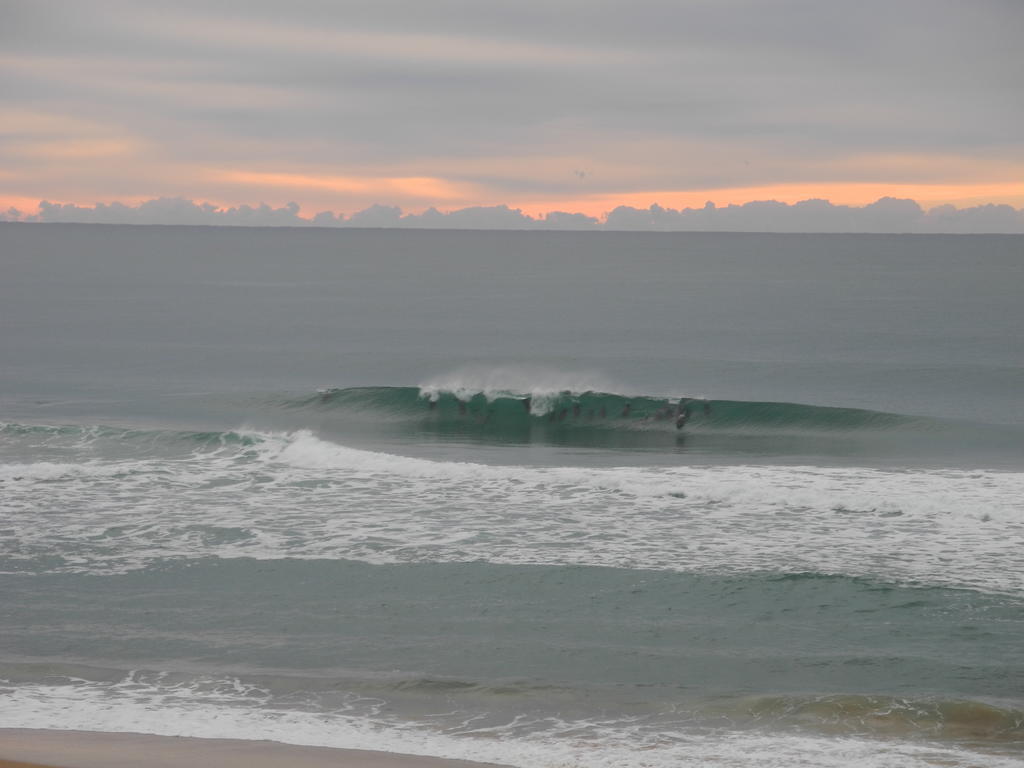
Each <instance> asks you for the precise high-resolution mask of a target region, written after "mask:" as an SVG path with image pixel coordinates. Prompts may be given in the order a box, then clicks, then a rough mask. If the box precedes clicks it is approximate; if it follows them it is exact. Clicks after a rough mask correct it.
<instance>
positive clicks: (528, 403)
mask: <svg viewBox="0 0 1024 768" xmlns="http://www.w3.org/2000/svg"><path fill="white" fill-rule="evenodd" d="M532 407H533V398H532V397H524V398H523V408H525V409H526V412H527V413H529V412H530V409H531V408H532Z"/></svg>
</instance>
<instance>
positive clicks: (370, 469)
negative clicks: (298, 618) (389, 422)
mask: <svg viewBox="0 0 1024 768" xmlns="http://www.w3.org/2000/svg"><path fill="white" fill-rule="evenodd" d="M243 436H244V437H245V439H244V440H240V441H236V442H234V443H231V444H227V445H222V446H219V447H217V448H216V449H215V450H211V449H209V448H205V447H204V448H202V449H196V450H194V451H193V452H190V453H182V454H178V455H176V456H174V457H143V458H137V459H127V458H125V459H118V460H114V461H109V460H108V461H99V460H95V459H90V460H89V461H87V462H82V463H80V464H70V463H63V464H56V463H46V462H41V463H39V464H35V465H32V464H18V465H6V466H0V479H3V481H4V482H3V486H2V487H3V491H4V497H3V502H4V506H5V509H6V510H7V514H6V517H7V521H6V526H5V528H6V529H7V530H6V531H5V532H4V533H3V534H2V535H0V554H3V553H7V554H8V562H7V565H6V566H5V567H6V568H8V569H14V570H18V569H19V568H21V565H19V563H22V564H23V563H26V562H28V563H31V562H32V561H33V558H37V557H38V558H43V560H45V562H47V563H49V565H47V566H46V567H47V568H56V569H58V570H60V569H64V570H85V571H100V572H117V571H123V570H127V569H135V568H142V567H146V565H147V564H148V563H149V562H152V560H153V559H154V558H166V557H186V558H195V557H210V556H215V557H252V558H260V559H276V558H282V557H294V558H306V559H321V558H326V559H337V558H344V559H352V560H363V561H367V562H375V563H395V562H468V561H476V560H479V561H486V562H492V563H498V564H514V565H525V564H553V565H568V564H572V565H597V566H610V567H625V568H642V569H654V570H674V571H688V572H724V573H737V572H751V571H762V572H777V571H780V570H781V571H785V572H793V571H813V572H818V573H833V574H843V575H850V576H867V577H873V578H883V579H886V580H893V581H897V582H904V581H910V582H915V583H923V584H934V585H941V586H956V587H969V588H972V589H979V590H983V591H989V592H998V593H1004V594H1005V593H1010V594H1021V593H1024V520H1022V519H1021V516H1020V510H1019V504H1020V499H1021V498H1022V497H1024V473H1000V472H985V471H954V470H926V471H925V470H922V471H885V470H879V469H868V468H853V467H846V468H827V467H791V466H784V467H772V466H713V467H703V466H679V467H618V468H585V467H522V466H495V465H485V464H479V463H471V462H442V461H431V460H427V459H419V458H410V457H404V456H398V455H394V454H388V453H379V452H374V451H366V450H361V449H356V448H351V447H347V446H344V445H339V444H336V443H332V442H329V441H326V440H323V439H321V438H319V437H317V436H316V435H314V434H312V433H311V432H309V431H299V432H291V433H267V432H248V433H245V434H244V435H243ZM54 556H55V557H57V558H63V559H62V560H59V559H58V560H54V559H53V557H54ZM54 563H56V564H54ZM26 567H29V566H26Z"/></svg>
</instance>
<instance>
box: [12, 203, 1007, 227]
mask: <svg viewBox="0 0 1024 768" xmlns="http://www.w3.org/2000/svg"><path fill="white" fill-rule="evenodd" d="M135 203H136V204H134V205H132V204H131V203H124V202H120V201H113V202H110V203H102V202H97V203H93V204H92V205H91V206H90V205H79V204H75V203H53V202H50V201H48V200H40V201H39V203H38V205H37V207H36V212H35V213H32V212H22V211H21V210H19V209H17V208H16V207H14V206H10V207H9V208H8V209H7V210H6V211H0V221H7V222H14V221H19V222H26V223H105V224H127V225H131V224H135V225H146V224H163V225H210V226H286V227H299V228H301V227H328V228H330V227H333V228H367V229H469V230H472V229H477V230H479V229H494V230H581V231H587V230H591V231H707V232H716V231H737V232H808V233H816V232H835V233H840V232H849V233H859V232H880V233H893V232H907V233H949V234H975V233H983V232H991V233H994V234H1000V233H1002V234H1019V233H1024V208H1021V209H1017V208H1014V207H1013V206H1012V205H1009V204H1005V203H983V204H980V205H974V206H969V207H962V208H958V207H956V206H955V205H952V204H949V203H947V204H943V205H937V206H933V207H931V208H928V209H925V208H924V207H923V206H922V205H921V204H920V203H919V202H917V201H916V200H913V199H911V198H897V197H891V196H883V197H880V198H879V199H877V200H875V201H874V202H872V203H866V204H864V205H849V204H835V203H832V202H831V201H829V200H827V199H825V198H813V197H812V198H807V199H804V200H798V201H796V202H793V203H787V202H782V201H778V200H750V201H748V202H745V203H729V204H727V205H724V206H720V205H716V204H715V203H714V202H713V201H710V200H709V201H707V202H706V203H705V204H704V206H703V207H684V208H669V207H664V206H662V205H660V204H658V203H651V204H650V205H649V206H648V207H646V208H638V207H634V206H632V205H618V206H616V207H615V208H613V209H612V210H610V211H607V212H606V213H605V214H604V215H603V216H600V217H598V216H591V215H587V214H585V213H579V212H569V211H564V210H550V211H547V212H544V213H539V214H537V215H536V216H534V215H530V214H527V213H524V212H523V210H522V208H512V207H510V206H509V205H507V204H498V205H471V206H468V207H464V208H455V209H450V210H447V211H441V210H439V209H438V208H435V207H433V206H431V207H429V208H427V209H425V210H423V211H422V212H420V213H415V212H408V213H407V212H405V211H403V210H402V209H401V208H400V207H398V206H395V205H382V204H379V203H376V204H373V205H371V206H369V207H367V208H364V209H362V210H359V211H356V212H354V213H350V214H346V213H343V212H339V213H335V212H332V211H320V212H318V213H316V214H313V215H308V214H307V215H306V216H303V215H302V213H303V211H302V208H301V207H300V205H299V204H298V203H296V202H289V203H287V204H285V205H283V206H280V207H277V208H275V207H273V206H271V205H269V204H267V203H265V202H261V203H259V204H257V205H255V206H254V205H250V204H240V205H236V206H224V205H217V204H215V203H211V202H207V201H201V202H196V201H194V200H192V199H188V198H184V197H158V198H150V199H145V200H137V201H135Z"/></svg>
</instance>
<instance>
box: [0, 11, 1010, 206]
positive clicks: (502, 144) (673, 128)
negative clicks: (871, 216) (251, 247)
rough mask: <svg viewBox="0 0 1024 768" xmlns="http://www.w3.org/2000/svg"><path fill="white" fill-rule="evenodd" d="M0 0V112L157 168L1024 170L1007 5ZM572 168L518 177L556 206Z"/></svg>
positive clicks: (657, 172)
mask: <svg viewBox="0 0 1024 768" xmlns="http://www.w3.org/2000/svg"><path fill="white" fill-rule="evenodd" d="M5 5H6V6H7V10H6V14H7V17H8V19H7V23H6V24H5V28H6V31H4V32H0V34H2V35H3V38H2V42H3V54H2V58H3V62H0V63H2V64H3V66H4V67H5V69H7V71H8V72H9V73H11V76H10V77H8V78H5V81H4V83H3V84H2V86H0V87H2V88H3V90H4V92H5V94H4V95H5V96H6V99H5V100H6V101H7V102H8V103H9V104H17V105H22V106H27V107H31V108H33V109H42V110H54V111H63V112H64V113H66V114H73V115H77V116H81V117H85V118H88V119H93V120H96V121H101V122H103V123H104V124H107V125H109V126H112V129H114V130H116V131H117V132H119V133H120V134H124V135H130V136H132V137H135V138H136V139H137V140H138V141H139V142H142V143H144V144H145V145H146V147H147V150H146V152H147V157H148V158H150V159H154V158H155V159H157V160H159V161H160V162H163V163H166V164H176V163H186V162H187V163H199V164H207V165H209V164H214V163H235V164H244V165H247V166H250V167H252V166H258V167H261V168H275V167H278V166H280V165H282V164H289V165H291V166H296V165H298V166H302V167H303V168H305V169H308V170H311V169H317V168H324V167H328V168H330V169H332V171H333V172H335V173H340V172H355V171H354V170H353V169H355V168H365V167H368V166H371V165H380V164H387V165H388V166H389V167H391V168H393V169H396V173H399V174H401V173H403V170H402V169H405V168H409V167H412V168H415V169H417V173H424V174H426V173H427V172H426V171H424V170H423V168H425V167H427V166H430V164H431V163H437V162H439V159H444V158H451V159H456V158H464V159H467V160H472V159H474V158H489V157H516V156H519V155H525V154H529V155H531V156H538V155H549V156H550V157H552V158H558V160H556V161H555V162H561V160H560V158H563V157H565V156H567V155H572V156H578V157H580V158H581V160H582V161H583V162H584V163H586V164H587V165H588V169H589V170H592V171H595V170H596V172H595V173H592V174H591V175H590V176H589V177H588V182H587V185H586V188H587V190H589V191H596V192H601V191H614V190H616V189H622V185H623V184H625V185H626V186H627V187H629V186H631V187H632V188H635V189H643V188H645V187H646V188H668V187H673V188H694V187H701V186H716V187H727V186H749V185H756V184H764V183H768V182H773V183H774V182H785V181H805V180H808V179H810V180H815V179H824V180H830V181H836V180H837V179H836V178H835V174H836V170H835V169H836V166H835V165H834V163H832V161H834V160H835V158H836V157H838V156H843V157H849V156H856V155H858V154H859V153H878V152H884V153H900V152H917V153H929V152H936V153H947V154H949V153H959V154H966V155H968V156H975V155H978V156H992V155H996V156H1005V157H1008V158H1011V159H1014V160H1015V161H1017V162H1024V139H1022V138H1021V134H1020V126H1021V125H1024V99H1021V98H1020V86H1019V77H1020V73H1021V72H1022V71H1024V53H1022V51H1024V46H1021V45H1020V44H1019V42H1020V38H1021V36H1022V33H1024V3H1021V2H1016V1H1012V2H1011V1H1009V0H1005V1H1004V0H979V1H978V2H972V3H963V2H957V1H956V0H901V2H897V3H893V2H890V1H889V0H861V2H857V3H836V2H820V0H783V1H781V2H772V3H765V2H762V1H761V0H714V1H712V0H691V1H690V2H679V1H678V0H677V1H675V2H667V1H665V2H659V1H656V0H640V1H639V2H629V3H626V2H597V3H595V2H577V1H575V0H563V1H562V2H557V3H551V2H547V1H545V2H541V0H522V1H521V2H516V3H509V2H489V3H479V2H470V1H469V0H459V1H456V0H442V1H441V2H431V3H422V2H412V1H411V0H402V1H399V0H390V1H387V0H384V1H376V2H321V1H317V0H294V1H293V2H290V3H288V4H286V5H282V4H281V3H279V2H267V0H250V1H249V2H245V3H241V2H220V3H207V2H203V3H200V2H191V1H186V2H156V1H152V2H137V1H135V2H127V0H124V1H122V2H115V1H113V0H107V1H105V2H103V1H101V2H90V3H57V2H52V1H49V0H34V1H33V2H28V1H27V0H14V1H13V2H8V3H6V4H5ZM707 145H725V146H726V147H729V148H731V150H732V152H733V156H732V157H731V158H730V157H729V153H728V152H727V151H723V152H722V153H720V154H719V155H713V156H712V157H710V158H709V157H708V153H707V152H706V151H705V147H706V146H707ZM673 146H675V148H673ZM612 160H616V161H617V165H616V168H617V170H616V173H615V174H613V173H612V172H611V170H610V167H609V164H610V163H611V161H612ZM4 162H5V164H7V165H8V167H11V168H15V169H16V168H18V167H22V168H28V167H31V161H30V160H29V159H26V158H24V157H19V156H9V157H6V158H4ZM830 163H832V164H830ZM623 167H627V168H628V170H623ZM844 167H845V170H844V173H846V174H847V178H848V180H859V179H861V178H862V177H861V176H859V175H858V171H857V170H856V166H855V165H854V166H850V165H847V166H844ZM435 170H436V172H437V173H439V172H440V171H443V168H441V169H435ZM571 171H572V168H570V167H566V168H565V169H564V174H562V175H560V176H559V175H558V174H555V177H556V179H555V181H552V180H551V179H550V178H548V179H546V180H545V179H539V180H538V182H537V183H538V184H546V185H548V186H547V188H549V189H550V188H551V187H552V186H553V187H554V188H556V189H562V190H564V191H565V192H566V193H576V192H578V191H579V186H580V185H579V184H578V183H577V180H576V179H575V178H574V177H573V176H572V173H571ZM480 173H483V174H487V181H488V184H489V185H491V188H492V189H495V190H496V191H497V192H498V193H499V194H500V193H501V192H502V190H506V189H507V190H508V191H509V192H511V191H512V190H513V189H514V188H515V186H516V185H519V187H522V185H523V183H524V181H523V179H521V178H516V177H515V175H510V177H509V178H507V179H505V178H503V176H502V173H501V172H499V171H495V170H490V171H488V170H487V169H486V168H481V170H480ZM475 174H476V172H475V171H473V170H472V169H469V170H467V169H465V168H463V169H462V170H459V171H456V172H454V173H452V174H450V175H449V178H456V179H462V180H466V181H476V176H475ZM427 175H436V173H434V174H427ZM866 180H875V179H866ZM57 192H59V190H53V191H52V192H50V194H53V195H54V196H56V193H57ZM159 192H160V190H156V189H153V188H149V189H138V190H136V194H154V193H157V194H159ZM194 192H196V193H202V192H203V190H194ZM37 194H43V192H42V191H38V192H37ZM499 199H501V198H500V197H499Z"/></svg>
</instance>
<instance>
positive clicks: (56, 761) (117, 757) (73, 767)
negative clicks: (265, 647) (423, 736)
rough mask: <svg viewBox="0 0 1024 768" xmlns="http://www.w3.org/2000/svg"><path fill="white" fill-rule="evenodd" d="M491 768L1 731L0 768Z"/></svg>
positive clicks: (118, 736) (248, 745) (133, 737)
mask: <svg viewBox="0 0 1024 768" xmlns="http://www.w3.org/2000/svg"><path fill="white" fill-rule="evenodd" d="M197 765H203V766H210V767H211V768H280V766H288V768H485V766H488V767H489V768H495V767H494V765H493V764H490V763H488V764H484V763H473V762H468V761H465V760H446V759H443V758H438V757H419V756H416V755H400V754H395V753H392V752H369V751H365V750H358V749H333V748H330V747H303V746H295V745H291V744H281V743H279V742H274V741H248V740H237V739H195V738H187V737H182V736H150V735H145V734H136V733H96V732H87V731H48V730H29V729H20V728H0V768H39V767H40V766H49V768H140V767H141V766H146V768H193V766H197Z"/></svg>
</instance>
